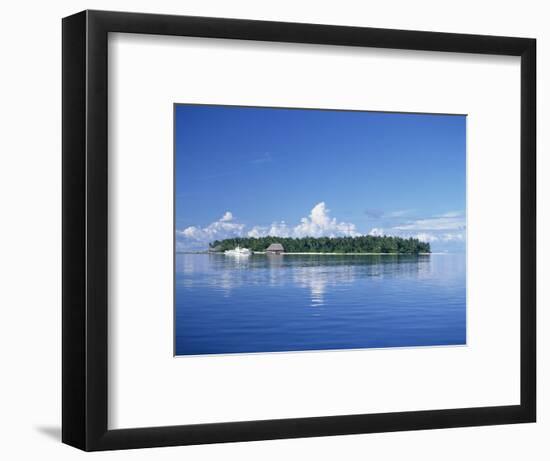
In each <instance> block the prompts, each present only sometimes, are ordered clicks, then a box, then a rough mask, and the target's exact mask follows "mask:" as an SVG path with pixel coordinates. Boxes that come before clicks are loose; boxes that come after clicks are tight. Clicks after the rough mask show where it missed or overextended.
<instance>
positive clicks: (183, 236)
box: [176, 202, 360, 250]
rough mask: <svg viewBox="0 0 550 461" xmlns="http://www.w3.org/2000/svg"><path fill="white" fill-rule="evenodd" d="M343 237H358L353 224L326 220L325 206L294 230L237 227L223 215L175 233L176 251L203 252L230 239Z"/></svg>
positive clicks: (228, 214)
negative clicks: (201, 250)
mask: <svg viewBox="0 0 550 461" xmlns="http://www.w3.org/2000/svg"><path fill="white" fill-rule="evenodd" d="M268 235H270V236H273V237H322V236H326V237H343V236H358V235H360V233H359V232H358V231H357V229H356V227H355V224H352V223H347V222H342V221H338V220H337V219H336V218H332V217H331V216H330V210H329V209H328V208H327V206H326V204H325V202H319V203H318V204H317V205H315V206H314V207H313V208H312V210H311V212H310V213H309V215H308V216H306V217H304V218H302V219H301V220H300V223H299V224H297V225H296V226H294V227H292V226H289V225H288V224H287V223H286V222H285V221H276V222H273V223H272V224H271V225H269V226H258V225H256V226H252V227H250V228H247V226H246V225H245V224H242V223H238V222H236V220H235V217H234V216H233V213H231V212H230V211H226V212H225V213H224V215H223V216H222V217H221V218H220V219H218V220H217V221H214V222H213V223H211V224H209V225H208V226H206V227H199V226H189V227H186V228H185V229H183V230H177V231H176V237H177V241H176V244H177V248H178V249H180V250H188V249H198V248H206V246H207V245H208V243H210V242H212V241H214V240H222V239H225V238H231V237H245V236H246V237H256V238H257V237H266V236H268Z"/></svg>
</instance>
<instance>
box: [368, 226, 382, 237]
mask: <svg viewBox="0 0 550 461" xmlns="http://www.w3.org/2000/svg"><path fill="white" fill-rule="evenodd" d="M369 235H370V236H372V237H381V236H383V235H384V229H382V228H380V227H373V228H372V229H371V230H370V231H369Z"/></svg>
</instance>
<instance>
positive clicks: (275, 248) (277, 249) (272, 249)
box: [265, 243, 285, 254]
mask: <svg viewBox="0 0 550 461" xmlns="http://www.w3.org/2000/svg"><path fill="white" fill-rule="evenodd" d="M284 251H285V249H284V248H283V246H282V245H281V244H280V243H272V244H271V245H269V246H268V247H267V249H266V250H265V252H266V253H274V254H280V253H283V252H284Z"/></svg>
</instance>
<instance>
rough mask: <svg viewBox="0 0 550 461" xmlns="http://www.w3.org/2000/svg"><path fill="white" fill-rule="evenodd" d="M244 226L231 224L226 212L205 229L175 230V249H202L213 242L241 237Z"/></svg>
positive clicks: (231, 217) (231, 218) (229, 213)
mask: <svg viewBox="0 0 550 461" xmlns="http://www.w3.org/2000/svg"><path fill="white" fill-rule="evenodd" d="M244 227H245V226H244V224H239V223H236V222H233V214H232V213H231V212H230V211H226V212H225V213H224V215H223V216H222V217H221V218H220V219H219V220H218V221H214V222H213V223H211V224H209V225H208V226H206V227H197V226H189V227H186V228H185V229H183V230H176V247H177V248H178V249H194V248H203V247H206V245H207V244H208V243H209V242H211V241H213V240H221V239H225V238H230V237H237V236H240V235H242V233H243V230H244Z"/></svg>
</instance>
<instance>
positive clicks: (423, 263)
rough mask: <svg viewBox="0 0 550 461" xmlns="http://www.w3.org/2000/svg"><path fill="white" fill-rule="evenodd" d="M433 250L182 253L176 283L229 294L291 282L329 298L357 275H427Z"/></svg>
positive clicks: (319, 299) (314, 297)
mask: <svg viewBox="0 0 550 461" xmlns="http://www.w3.org/2000/svg"><path fill="white" fill-rule="evenodd" d="M432 258H433V257H432V256H430V255H419V256H411V255H252V256H249V257H242V258H234V257H228V256H225V255H221V254H177V256H176V277H177V279H176V283H177V284H183V286H185V287H187V288H192V287H197V288H198V287H200V286H205V285H206V286H208V287H209V288H213V289H216V290H218V291H221V292H222V293H223V294H224V296H229V295H230V294H231V292H232V291H233V290H235V289H237V288H241V287H245V286H271V287H277V286H282V285H288V284H289V283H291V284H293V285H295V286H297V287H300V288H305V289H308V290H309V293H310V296H309V297H310V305H311V306H313V307H319V306H322V305H324V303H325V295H326V292H327V289H329V288H330V289H333V288H337V289H338V290H342V289H345V287H346V286H349V285H352V284H354V283H355V282H356V281H357V280H358V279H362V278H367V277H368V278H370V277H377V278H381V279H385V278H394V277H399V278H404V277H405V278H407V277H415V278H425V277H429V276H430V275H431V273H432V271H433V268H432V264H431V261H432Z"/></svg>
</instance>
